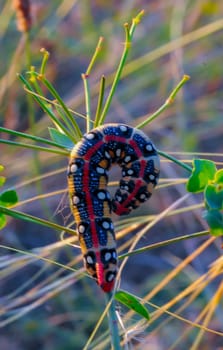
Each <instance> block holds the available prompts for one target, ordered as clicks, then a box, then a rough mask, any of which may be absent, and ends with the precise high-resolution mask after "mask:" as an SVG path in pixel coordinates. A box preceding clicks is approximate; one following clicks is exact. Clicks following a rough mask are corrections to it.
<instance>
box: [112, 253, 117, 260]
mask: <svg viewBox="0 0 223 350" xmlns="http://www.w3.org/2000/svg"><path fill="white" fill-rule="evenodd" d="M112 257H113V258H114V259H116V258H117V254H116V251H114V252H113V253H112Z"/></svg>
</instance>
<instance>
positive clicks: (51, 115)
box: [18, 72, 79, 144]
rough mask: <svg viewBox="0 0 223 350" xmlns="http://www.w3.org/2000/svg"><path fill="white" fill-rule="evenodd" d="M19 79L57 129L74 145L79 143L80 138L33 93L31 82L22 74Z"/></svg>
mask: <svg viewBox="0 0 223 350" xmlns="http://www.w3.org/2000/svg"><path fill="white" fill-rule="evenodd" d="M32 74H33V72H32ZM18 77H19V79H20V80H21V81H22V83H23V84H25V87H26V88H27V89H28V90H29V92H30V93H31V94H32V97H33V98H34V100H36V102H37V103H38V104H39V105H40V106H41V108H42V109H43V110H44V112H46V113H47V114H48V115H49V117H50V118H51V120H52V121H53V123H54V124H55V125H57V127H58V128H60V129H61V130H62V131H63V132H64V134H65V135H67V137H68V138H69V139H70V140H71V141H73V143H74V144H75V143H77V141H78V140H79V138H77V137H75V136H74V135H73V134H72V133H70V131H68V129H67V128H65V127H64V125H63V124H62V123H61V122H60V120H58V118H57V117H56V116H55V114H54V113H53V111H52V110H51V109H50V108H49V107H48V105H47V104H46V103H45V102H43V101H42V100H41V98H40V97H39V96H38V95H36V93H35V91H33V89H32V86H31V85H30V84H29V82H28V81H27V80H26V79H25V78H24V77H23V76H22V75H21V74H18Z"/></svg>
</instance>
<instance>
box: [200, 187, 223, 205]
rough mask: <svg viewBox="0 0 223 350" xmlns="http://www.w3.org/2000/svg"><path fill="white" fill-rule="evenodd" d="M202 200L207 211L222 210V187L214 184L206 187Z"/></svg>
mask: <svg viewBox="0 0 223 350" xmlns="http://www.w3.org/2000/svg"><path fill="white" fill-rule="evenodd" d="M204 198H205V203H206V206H207V207H208V208H209V209H215V210H223V187H221V186H219V185H216V184H209V185H207V186H206V188H205V191H204Z"/></svg>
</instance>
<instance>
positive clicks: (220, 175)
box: [214, 169, 223, 186]
mask: <svg viewBox="0 0 223 350" xmlns="http://www.w3.org/2000/svg"><path fill="white" fill-rule="evenodd" d="M214 182H215V183H217V184H218V185H222V186H223V169H220V170H218V171H217V172H216V174H215V177H214Z"/></svg>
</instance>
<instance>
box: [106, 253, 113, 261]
mask: <svg viewBox="0 0 223 350" xmlns="http://www.w3.org/2000/svg"><path fill="white" fill-rule="evenodd" d="M111 257H112V255H111V253H110V252H107V253H105V261H109V260H110V259H111Z"/></svg>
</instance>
